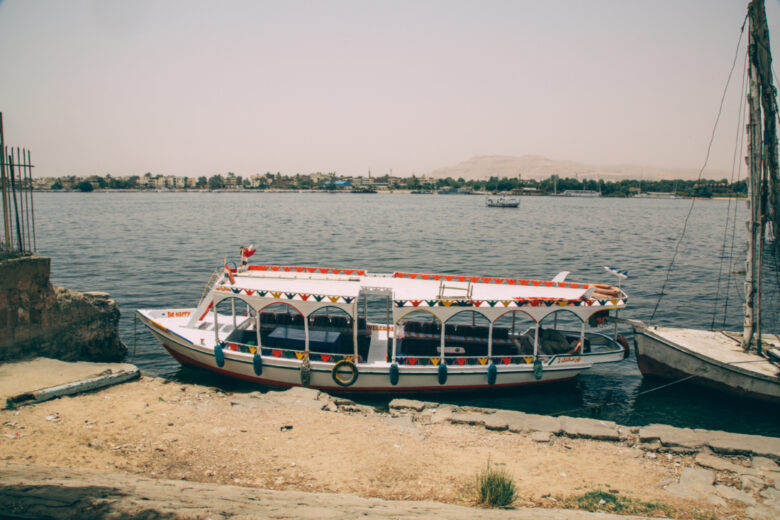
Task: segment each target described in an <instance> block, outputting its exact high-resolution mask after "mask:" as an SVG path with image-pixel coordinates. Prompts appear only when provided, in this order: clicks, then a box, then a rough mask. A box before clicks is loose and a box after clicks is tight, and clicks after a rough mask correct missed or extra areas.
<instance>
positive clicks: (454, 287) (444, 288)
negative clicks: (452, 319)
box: [439, 279, 474, 300]
mask: <svg viewBox="0 0 780 520" xmlns="http://www.w3.org/2000/svg"><path fill="white" fill-rule="evenodd" d="M462 283H465V284H466V286H465V287H462V286H459V285H445V284H444V279H442V280H441V281H440V282H439V299H440V300H470V299H471V292H472V291H473V289H474V288H473V287H472V286H471V280H466V281H465V282H462ZM445 291H458V292H463V293H464V294H463V295H462V296H461V295H446V294H444V293H445Z"/></svg>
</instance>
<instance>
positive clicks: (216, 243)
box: [35, 192, 780, 436]
mask: <svg viewBox="0 0 780 520" xmlns="http://www.w3.org/2000/svg"><path fill="white" fill-rule="evenodd" d="M690 205H691V201H690V200H653V199H645V200H641V199H606V198H597V199H586V198H564V197H523V198H522V202H521V207H520V209H519V210H518V209H498V208H486V207H485V206H484V198H483V197H481V196H456V195H452V196H442V195H398V194H375V195H374V194H361V195H357V194H346V193H345V194H327V193H301V194H296V193H198V192H196V193H88V194H80V193H68V194H55V193H42V194H36V198H35V209H36V223H37V242H38V248H39V253H40V254H42V255H46V256H50V257H51V258H52V282H53V283H55V284H56V285H62V286H66V287H69V288H71V289H75V290H79V291H87V290H100V291H108V292H110V293H111V294H112V296H113V297H114V298H115V299H116V300H117V302H118V304H119V307H120V309H121V311H122V321H121V334H122V340H123V341H124V342H125V344H127V345H128V347H129V348H130V354H129V356H128V361H130V362H133V363H135V364H137V365H138V366H139V367H141V368H142V369H144V370H147V371H149V372H153V373H155V374H159V375H161V376H164V377H170V378H175V379H178V380H183V381H187V382H194V383H202V384H208V385H218V386H222V387H224V388H229V389H232V390H236V391H242V390H247V389H248V387H246V386H245V385H243V384H238V383H235V382H232V381H229V380H225V379H224V378H219V377H216V376H212V375H210V374H208V373H205V372H203V371H198V370H192V369H184V368H181V367H180V366H179V365H178V364H177V363H176V362H175V361H174V360H173V359H172V358H170V357H169V356H168V354H167V353H166V352H165V351H164V350H163V348H162V347H161V346H160V345H159V343H157V342H156V341H155V340H154V339H153V337H152V336H151V334H150V333H148V332H146V331H145V330H143V327H142V326H141V325H140V324H139V325H138V332H137V334H134V320H133V311H134V310H135V309H137V308H150V307H151V308H154V307H174V306H178V307H187V306H194V305H195V304H196V303H197V301H198V299H199V298H200V295H201V292H202V291H203V288H204V285H205V283H206V281H207V280H208V278H209V276H210V275H211V273H212V271H213V270H214V269H215V268H216V267H217V266H219V265H221V264H223V262H224V259H225V256H227V257H228V258H229V259H231V258H232V259H234V260H236V259H237V256H238V248H239V246H241V245H246V244H249V243H254V244H255V246H256V247H257V249H258V252H257V254H256V255H255V256H254V257H253V260H254V261H256V262H259V263H268V264H288V265H318V266H336V267H360V268H364V269H367V270H370V271H375V272H392V271H403V270H408V271H422V272H440V273H461V274H469V275H497V276H506V277H517V278H546V279H549V278H550V277H552V276H554V275H555V274H556V273H558V272H559V271H563V270H566V271H571V273H572V274H571V275H570V276H569V279H570V280H574V281H589V282H606V283H614V282H615V278H614V277H613V276H612V275H610V274H609V273H607V272H606V271H605V270H604V269H603V267H602V266H604V265H614V266H618V267H620V268H621V269H626V270H628V271H630V274H631V277H630V278H629V279H628V280H626V281H624V283H623V285H624V287H625V289H626V291H627V292H628V294H629V297H630V300H629V309H628V310H626V311H624V312H623V313H622V315H623V316H625V317H632V318H638V319H643V320H648V319H649V317H650V315H651V313H652V310H653V307H654V306H655V303H656V301H657V298H658V294H659V292H660V289H661V285H662V283H663V280H664V278H665V277H666V271H667V268H668V265H669V261H670V259H671V257H672V254H673V251H674V248H675V244H676V243H677V240H678V238H679V236H680V233H681V230H682V225H683V221H684V219H685V216H686V214H687V213H688V210H689V208H690ZM735 205H736V208H737V227H736V244H738V245H737V246H735V248H734V254H735V256H736V257H737V258H738V259H739V260H738V262H737V264H736V265H737V266H736V267H731V266H729V265H728V264H729V260H728V259H725V260H723V259H722V258H721V250H722V244H723V236H724V231H726V232H727V235H728V236H729V237H731V234H732V229H731V228H730V227H729V228H728V230H726V228H725V224H726V221H725V218H726V212H727V210H728V209H729V208H731V211H732V213H733V211H734V207H735ZM744 219H745V204H744V202H740V203H735V202H729V201H725V200H713V201H696V204H695V208H694V212H693V214H692V215H691V218H690V221H689V222H688V230H687V234H686V240H685V241H684V242H683V243H682V245H681V246H680V249H679V252H678V257H677V261H676V263H675V269H674V270H673V272H672V274H671V276H670V277H669V281H668V283H667V286H666V289H665V296H664V298H663V300H662V303H661V306H660V308H659V311H658V314H657V315H656V318H655V320H654V322H655V323H657V324H667V325H674V326H690V327H701V328H709V327H710V326H711V324H712V320H713V313H715V316H716V318H717V320H716V326H722V325H723V323H724V306H723V302H724V300H725V299H726V296H727V295H728V299H729V309H728V312H727V313H726V314H725V324H726V326H727V327H729V328H731V329H735V330H736V329H739V328H740V327H741V316H740V313H741V298H742V296H741V291H742V288H741V287H742V282H743V278H744V275H742V274H740V273H741V271H742V270H743V269H744V267H743V262H744V260H743V255H744V224H743V222H744ZM728 249H729V250H730V247H729V248H728ZM727 252H728V251H727ZM721 265H723V267H721ZM719 271H720V272H721V273H722V274H720V275H719ZM735 272H736V273H737V274H729V273H735ZM719 278H721V279H722V282H721V288H720V290H718V283H717V282H718V279H719ZM727 279H730V281H731V283H730V288H729V290H728V292H727V291H726V286H725V282H726V280H727ZM766 279H768V280H771V281H772V284H770V288H771V289H772V290H773V291H770V292H771V293H772V294H773V295H774V297H773V298H774V299H773V301H771V302H770V304H769V309H768V310H765V311H764V315H765V325H764V326H765V328H774V329H775V331H777V330H776V329H777V327H778V321H780V320H778V305H777V296H776V295H777V284H776V280H773V279H772V278H771V277H769V276H767V277H766ZM716 302H718V304H719V305H718V306H717V307H716ZM624 332H627V331H624ZM662 384H664V382H661V381H657V380H648V379H643V378H642V376H641V374H640V373H639V370H638V369H637V367H636V361H635V359H634V356H633V354H632V355H631V357H630V358H629V359H627V360H625V361H624V362H622V363H617V364H612V365H604V366H601V367H596V368H594V369H591V370H589V371H586V372H585V373H583V374H581V375H580V376H578V377H577V378H576V380H575V381H574V382H572V383H567V384H562V385H554V386H548V387H547V386H546V387H537V388H531V389H527V390H521V391H514V392H511V393H502V394H494V393H488V394H477V395H474V396H469V397H457V398H452V399H451V402H456V403H460V404H472V405H478V406H490V407H499V408H508V409H516V410H523V411H528V412H534V413H546V414H554V413H558V412H566V413H567V414H568V415H581V416H597V417H601V418H604V419H610V420H614V421H617V422H620V423H623V424H630V425H643V424H649V423H653V422H663V423H668V424H674V425H679V426H686V427H703V428H710V429H723V430H730V431H743V432H750V433H760V434H768V435H773V436H780V413H778V412H779V411H780V410H778V408H777V407H770V406H767V405H761V404H756V403H752V402H750V401H745V400H741V399H736V398H729V397H724V396H723V395H721V394H713V393H710V392H708V391H706V390H700V389H698V388H696V387H693V386H689V385H686V384H684V383H683V384H676V385H672V386H669V387H667V388H664V389H660V390H655V389H656V388H658V387H659V386H661V385H662Z"/></svg>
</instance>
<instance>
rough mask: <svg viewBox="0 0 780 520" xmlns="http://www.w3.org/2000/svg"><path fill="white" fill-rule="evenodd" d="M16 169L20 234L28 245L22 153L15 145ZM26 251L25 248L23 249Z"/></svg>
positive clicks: (27, 216) (28, 227)
mask: <svg viewBox="0 0 780 520" xmlns="http://www.w3.org/2000/svg"><path fill="white" fill-rule="evenodd" d="M16 170H17V172H18V173H17V175H19V202H20V203H21V206H22V211H21V215H20V218H21V220H22V234H23V235H24V244H25V246H27V247H29V246H30V218H29V215H28V211H27V207H28V203H27V178H26V175H25V171H24V170H25V168H24V155H23V152H22V150H21V149H20V148H19V147H18V146H17V147H16ZM25 251H26V249H25Z"/></svg>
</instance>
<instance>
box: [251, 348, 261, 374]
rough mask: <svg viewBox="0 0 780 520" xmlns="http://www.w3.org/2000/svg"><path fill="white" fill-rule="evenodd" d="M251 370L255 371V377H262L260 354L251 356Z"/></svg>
mask: <svg viewBox="0 0 780 520" xmlns="http://www.w3.org/2000/svg"><path fill="white" fill-rule="evenodd" d="M252 368H253V369H254V370H255V375H258V376H261V375H263V357H262V356H261V355H260V352H257V353H256V354H255V355H254V356H252Z"/></svg>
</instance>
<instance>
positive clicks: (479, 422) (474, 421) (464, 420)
mask: <svg viewBox="0 0 780 520" xmlns="http://www.w3.org/2000/svg"><path fill="white" fill-rule="evenodd" d="M448 420H449V422H451V423H452V424H468V425H471V426H484V425H485V416H484V415H479V414H474V413H454V414H452V415H451V416H450V418H449V419H448Z"/></svg>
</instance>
